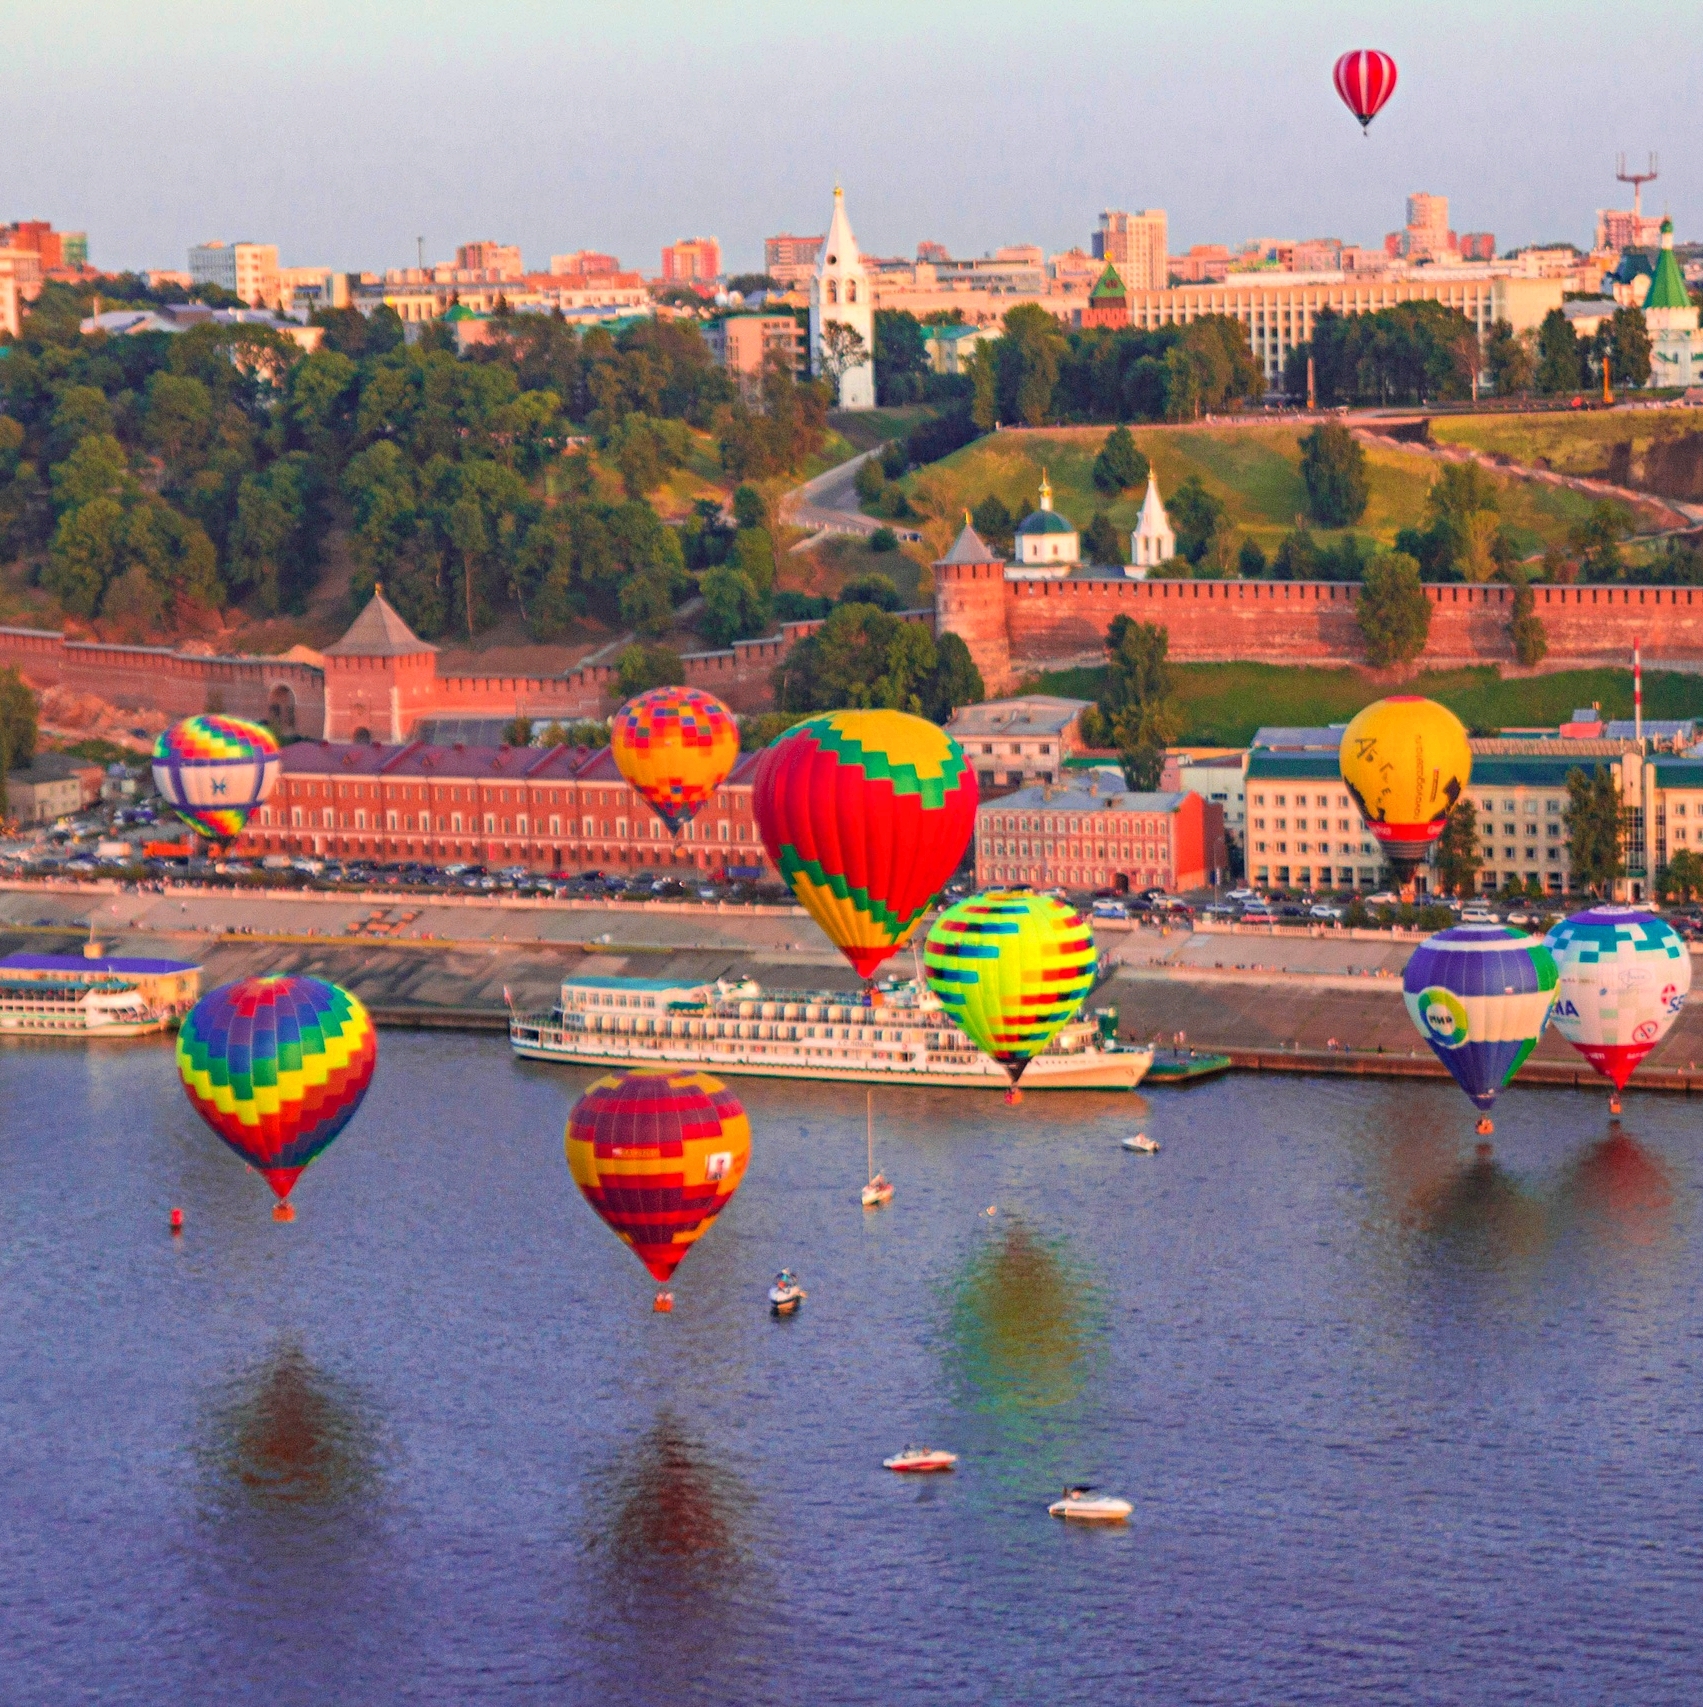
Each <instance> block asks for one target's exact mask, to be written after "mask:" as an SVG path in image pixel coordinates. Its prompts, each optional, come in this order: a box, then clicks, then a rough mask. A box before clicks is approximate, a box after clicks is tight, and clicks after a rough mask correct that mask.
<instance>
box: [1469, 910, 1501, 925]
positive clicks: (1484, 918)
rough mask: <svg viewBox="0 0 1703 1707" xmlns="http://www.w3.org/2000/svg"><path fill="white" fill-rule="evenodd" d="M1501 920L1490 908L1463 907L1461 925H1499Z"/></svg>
mask: <svg viewBox="0 0 1703 1707" xmlns="http://www.w3.org/2000/svg"><path fill="white" fill-rule="evenodd" d="M1501 922H1502V921H1501V920H1500V919H1499V918H1497V917H1496V915H1495V914H1494V913H1493V912H1491V911H1490V909H1489V908H1488V907H1463V908H1462V909H1461V923H1462V924H1463V925H1499V924H1501Z"/></svg>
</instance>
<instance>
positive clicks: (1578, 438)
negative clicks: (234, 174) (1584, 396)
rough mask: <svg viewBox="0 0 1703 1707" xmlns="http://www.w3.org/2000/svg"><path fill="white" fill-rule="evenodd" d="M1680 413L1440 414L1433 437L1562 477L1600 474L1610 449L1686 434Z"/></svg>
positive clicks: (1635, 449) (1635, 447) (1638, 447)
mask: <svg viewBox="0 0 1703 1707" xmlns="http://www.w3.org/2000/svg"><path fill="white" fill-rule="evenodd" d="M1688 424H1689V423H1688V422H1687V421H1686V420H1685V418H1684V415H1683V414H1682V413H1681V412H1678V411H1676V412H1673V413H1669V412H1667V411H1657V410H1649V409H1640V410H1636V411H1628V412H1626V413H1624V414H1622V413H1619V412H1615V413H1612V414H1608V413H1604V414H1578V415H1573V414H1561V413H1544V414H1535V415H1438V416H1434V417H1433V418H1432V421H1431V436H1432V437H1433V438H1434V439H1436V440H1437V442H1438V443H1439V444H1456V445H1470V446H1471V447H1472V449H1474V450H1481V451H1484V452H1486V453H1488V454H1490V455H1494V456H1506V457H1512V458H1513V460H1514V461H1515V462H1526V463H1536V462H1540V461H1541V462H1547V463H1548V465H1549V466H1550V467H1551V468H1554V469H1556V470H1557V471H1558V472H1559V473H1562V474H1577V475H1585V476H1600V475H1601V474H1602V473H1603V471H1604V469H1606V467H1607V466H1608V453H1609V448H1610V446H1612V445H1616V444H1621V443H1625V442H1630V443H1631V445H1632V449H1633V454H1634V455H1636V454H1637V453H1638V452H1640V451H1642V450H1643V448H1644V446H1645V445H1647V444H1649V442H1650V441H1651V440H1652V439H1655V438H1660V437H1664V436H1666V435H1668V434H1672V433H1678V432H1683V431H1684V430H1686V427H1687V426H1688Z"/></svg>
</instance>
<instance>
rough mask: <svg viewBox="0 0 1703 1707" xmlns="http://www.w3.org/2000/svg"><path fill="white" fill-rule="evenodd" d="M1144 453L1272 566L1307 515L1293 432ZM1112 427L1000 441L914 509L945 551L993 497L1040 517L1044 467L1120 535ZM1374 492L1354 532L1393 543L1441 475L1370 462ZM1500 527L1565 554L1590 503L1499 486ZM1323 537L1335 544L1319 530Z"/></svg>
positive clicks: (1071, 511)
mask: <svg viewBox="0 0 1703 1707" xmlns="http://www.w3.org/2000/svg"><path fill="white" fill-rule="evenodd" d="M1133 430H1134V433H1135V440H1136V443H1137V444H1138V445H1139V446H1140V447H1141V449H1142V451H1143V452H1144V453H1145V454H1146V456H1147V458H1148V460H1149V461H1150V462H1151V463H1152V465H1153V469H1154V472H1155V473H1156V474H1157V476H1158V479H1159V490H1160V492H1161V494H1164V495H1168V494H1170V493H1171V492H1173V491H1175V490H1176V488H1177V486H1178V485H1180V484H1181V482H1182V481H1183V480H1184V479H1186V478H1187V477H1188V476H1189V475H1190V474H1195V475H1198V476H1199V477H1200V480H1201V483H1202V484H1203V485H1204V486H1205V487H1206V489H1207V490H1208V491H1209V492H1211V493H1212V494H1213V495H1214V496H1215V497H1217V498H1219V499H1220V500H1222V502H1223V503H1224V504H1225V505H1226V507H1227V508H1228V510H1229V513H1230V519H1231V522H1232V524H1233V525H1234V526H1235V527H1236V529H1237V530H1238V531H1239V532H1241V533H1243V534H1246V535H1248V536H1250V537H1251V538H1253V539H1254V540H1256V541H1257V542H1258V543H1259V545H1260V546H1261V547H1262V549H1263V550H1264V551H1265V553H1266V555H1267V556H1268V557H1269V556H1270V555H1271V554H1272V552H1273V551H1275V550H1276V548H1277V544H1278V541H1279V540H1281V539H1282V537H1283V535H1284V534H1285V533H1287V532H1288V531H1289V530H1290V529H1291V528H1292V527H1293V526H1294V525H1295V521H1296V518H1297V517H1298V516H1299V515H1300V514H1301V513H1302V512H1303V511H1304V509H1305V507H1306V492H1305V488H1304V487H1303V485H1302V482H1301V466H1300V464H1301V455H1300V450H1299V448H1298V444H1297V441H1298V439H1299V437H1300V431H1299V429H1297V428H1295V427H1279V426H1270V427H1264V426H1261V427H1237V428H1227V429H1225V430H1223V431H1214V430H1211V429H1201V428H1188V429H1176V428H1166V427H1137V428H1135V429H1133ZM1105 436H1106V430H1105V429H1104V428H1099V427H1096V428H1089V429H1074V428H1073V429H1060V430H1058V431H1053V432H1044V433H1000V434H996V435H994V436H993V437H991V438H986V439H981V440H978V441H977V442H976V443H975V444H973V445H967V446H966V447H965V448H964V449H963V450H961V451H958V452H956V453H955V454H954V455H952V456H949V457H947V458H946V459H945V460H944V461H942V462H937V463H934V464H932V465H931V466H929V467H928V468H925V469H921V470H919V471H917V472H916V473H914V474H912V475H910V476H908V477H907V481H906V484H907V486H908V487H909V488H910V491H911V495H912V502H913V503H914V504H915V505H916V506H917V508H918V509H919V510H920V511H922V512H923V513H924V514H925V515H927V516H929V517H931V518H934V519H933V521H932V522H931V524H930V526H929V528H928V532H929V534H930V542H931V544H934V545H935V546H937V547H938V548H939V549H942V550H944V549H945V547H946V546H947V545H948V544H949V543H950V539H951V535H952V533H953V532H954V531H955V527H956V525H957V522H958V519H959V518H960V517H961V516H962V514H963V512H964V511H965V510H966V509H969V508H973V507H974V506H975V505H976V504H977V503H979V502H980V501H981V500H982V499H983V498H984V497H986V496H988V494H989V493H994V494H997V495H998V496H999V498H1000V499H1001V500H1002V501H1003V502H1004V503H1005V504H1006V505H1007V506H1008V507H1010V508H1011V509H1012V510H1014V511H1015V512H1016V513H1017V514H1019V515H1022V514H1026V513H1027V512H1028V511H1029V510H1030V509H1032V508H1033V507H1034V504H1035V495H1036V491H1037V488H1038V487H1039V485H1040V479H1041V470H1042V468H1043V467H1044V468H1045V469H1046V471H1047V474H1048V476H1049V478H1050V479H1051V481H1052V484H1053V502H1054V504H1055V506H1056V507H1057V508H1058V509H1059V510H1061V511H1063V512H1064V514H1065V515H1067V516H1068V517H1069V518H1070V519H1071V521H1073V522H1074V523H1076V525H1077V526H1078V527H1086V526H1087V525H1088V523H1089V521H1090V520H1091V519H1092V518H1093V516H1094V514H1095V512H1096V511H1098V510H1104V511H1105V512H1106V514H1107V515H1109V516H1110V517H1111V519H1112V522H1113V524H1114V525H1115V526H1117V527H1118V528H1119V529H1120V530H1123V531H1127V530H1129V529H1131V528H1133V527H1134V525H1135V521H1136V517H1137V516H1138V515H1139V513H1140V510H1141V499H1142V492H1141V491H1140V490H1139V489H1137V490H1133V491H1129V492H1126V493H1124V494H1123V495H1122V496H1121V497H1119V498H1116V499H1108V498H1107V496H1106V495H1105V494H1104V493H1103V492H1101V491H1099V490H1098V488H1097V487H1095V485H1094V481H1093V465H1094V457H1095V455H1096V454H1097V453H1098V451H1099V448H1100V446H1101V444H1102V443H1103V442H1104V441H1105ZM1367 461H1368V463H1369V464H1370V471H1371V482H1372V493H1371V501H1370V503H1369V504H1368V506H1367V509H1366V515H1365V517H1364V519H1363V520H1362V521H1361V523H1360V525H1359V526H1358V527H1357V528H1355V529H1353V530H1352V531H1353V532H1356V533H1359V534H1362V535H1365V536H1369V537H1371V538H1373V539H1376V540H1378V541H1380V542H1381V543H1384V544H1390V543H1393V542H1394V539H1395V536H1396V533H1397V532H1398V531H1399V530H1400V529H1401V528H1404V527H1410V526H1418V525H1420V524H1421V523H1423V521H1424V519H1425V494H1426V492H1427V491H1428V490H1429V488H1430V485H1431V481H1432V479H1433V478H1434V477H1435V473H1436V466H1435V464H1433V463H1431V462H1430V461H1428V460H1426V459H1425V458H1423V457H1419V456H1416V455H1414V454H1413V453H1412V452H1408V451H1398V450H1382V449H1377V448H1372V449H1369V450H1368V451H1367ZM1498 484H1499V485H1500V486H1501V489H1502V517H1503V520H1504V522H1505V523H1506V524H1507V526H1508V529H1509V531H1510V532H1511V534H1512V535H1513V538H1514V541H1515V544H1516V546H1517V548H1518V549H1519V550H1520V551H1521V552H1522V554H1530V553H1533V552H1536V551H1540V550H1542V549H1543V547H1544V546H1545V545H1548V544H1552V543H1553V544H1560V543H1561V542H1562V541H1563V540H1564V539H1565V537H1566V534H1567V530H1568V528H1569V527H1570V526H1571V525H1572V523H1573V522H1575V521H1577V520H1578V519H1579V518H1580V517H1582V516H1583V515H1585V514H1586V513H1587V512H1588V510H1589V508H1590V505H1589V502H1588V500H1586V499H1584V498H1582V497H1580V496H1578V495H1577V494H1575V493H1572V492H1566V491H1556V490H1554V489H1552V488H1549V487H1544V486H1533V485H1531V484H1530V483H1528V482H1525V481H1519V480H1512V479H1502V480H1499V481H1498ZM1317 531H1318V533H1319V535H1320V537H1321V538H1330V537H1333V535H1332V534H1330V533H1329V532H1328V531H1327V530H1323V529H1320V530H1317Z"/></svg>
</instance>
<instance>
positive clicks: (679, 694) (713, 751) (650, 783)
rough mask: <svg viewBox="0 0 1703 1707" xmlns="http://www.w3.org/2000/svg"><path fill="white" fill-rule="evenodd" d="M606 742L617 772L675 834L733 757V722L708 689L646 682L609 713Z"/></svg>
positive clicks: (723, 779)
mask: <svg viewBox="0 0 1703 1707" xmlns="http://www.w3.org/2000/svg"><path fill="white" fill-rule="evenodd" d="M609 746H610V750H611V751H612V752H613V753H614V755H615V765H616V768H617V769H618V770H619V771H620V772H621V775H622V776H624V777H625V778H626V779H627V781H628V782H630V783H631V784H632V785H633V787H634V788H636V789H637V790H638V791H639V793H640V794H642V795H643V796H644V797H645V799H646V800H648V801H649V802H650V804H651V806H652V807H653V808H654V809H655V811H656V815H657V816H658V817H659V818H660V819H661V820H662V821H663V823H665V824H666V825H667V826H668V828H669V830H670V831H672V832H673V833H674V834H675V835H679V833H680V829H681V826H682V825H684V824H685V823H686V822H687V821H688V820H689V819H691V818H692V817H693V816H695V815H696V813H697V811H698V809H699V808H700V807H701V806H702V805H703V804H704V802H705V801H707V800H708V799H709V797H710V796H711V795H712V794H714V793H715V791H716V790H717V789H718V788H720V787H721V785H722V784H723V783H724V782H726V780H727V777H728V773H729V772H730V771H731V770H732V769H733V767H734V765H735V764H736V763H737V762H738V759H739V726H738V725H737V724H736V723H735V722H734V721H733V713H732V712H731V711H729V710H728V709H727V707H726V706H725V705H723V704H722V703H721V701H720V700H719V699H717V698H716V697H715V695H714V694H707V693H700V692H699V691H698V689H697V688H685V687H664V688H652V689H651V690H650V692H649V693H642V694H639V695H638V696H637V698H635V699H630V700H628V701H627V703H626V704H625V705H623V706H622V707H621V709H620V710H619V711H618V712H616V713H615V719H614V722H613V723H612V724H611V725H610V728H609Z"/></svg>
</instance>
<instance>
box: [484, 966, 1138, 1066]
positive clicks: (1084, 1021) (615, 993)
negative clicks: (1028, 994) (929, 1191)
mask: <svg viewBox="0 0 1703 1707" xmlns="http://www.w3.org/2000/svg"><path fill="white" fill-rule="evenodd" d="M509 1041H510V1043H511V1045H512V1046H513V1049H514V1052H515V1053H516V1054H517V1055H521V1056H525V1057H528V1058H530V1059H533V1060H539V1061H569V1062H573V1063H574V1064H576V1065H580V1066H587V1067H647V1066H658V1067H661V1066H677V1065H692V1066H699V1067H704V1068H707V1069H708V1070H709V1071H711V1072H714V1073H727V1074H731V1075H734V1076H739V1075H747V1076H752V1077H758V1078H770V1079H837V1080H847V1081H852V1082H857V1083H875V1084H882V1083H886V1084H912V1085H973V1086H981V1087H983V1088H985V1089H987V1090H997V1091H1003V1090H1005V1089H1006V1088H1007V1086H1008V1084H1009V1082H1010V1081H1009V1080H1008V1078H1007V1076H1006V1073H1005V1069H1004V1068H1003V1067H1001V1066H999V1065H998V1064H997V1063H996V1062H994V1061H992V1060H990V1059H989V1058H988V1057H987V1056H986V1055H984V1054H982V1052H981V1051H980V1050H979V1049H977V1048H976V1047H975V1045H974V1044H973V1043H971V1042H970V1040H969V1039H968V1038H967V1037H966V1036H965V1035H964V1034H963V1032H962V1031H960V1030H959V1029H958V1028H957V1027H956V1026H955V1025H954V1024H953V1023H952V1020H951V1018H950V1016H949V1015H948V1014H947V1013H946V1011H945V1010H944V1009H943V1008H942V1007H941V1005H940V1003H939V1001H938V1000H937V999H936V998H935V996H934V994H933V993H932V992H931V991H930V990H929V989H928V987H927V985H926V984H923V983H921V982H918V981H910V982H905V983H900V982H897V981H893V980H889V981H888V982H887V983H885V984H883V985H879V986H877V987H876V988H875V989H873V990H871V991H869V992H868V993H867V994H866V993H865V992H862V991H850V990H775V991H765V990H764V989H763V988H762V987H761V986H760V985H758V984H756V983H754V982H752V981H751V980H750V979H745V980H742V981H740V982H737V983H734V982H728V981H726V980H718V981H716V982H715V983H710V984H687V983H679V982H671V981H669V980H666V979H651V978H612V977H592V976H586V977H573V978H568V979H565V980H564V981H563V984H562V995H561V1000H560V1001H559V1002H558V1003H557V1005H556V1006H555V1007H553V1008H551V1009H550V1010H549V1011H548V1012H546V1013H531V1014H521V1013H517V1014H514V1015H513V1016H512V1017H511V1019H510V1021H509ZM1152 1061H1153V1052H1152V1050H1150V1049H1145V1048H1137V1047H1135V1046H1133V1045H1130V1044H1126V1043H1120V1042H1119V1041H1118V1037H1117V1012H1116V1010H1115V1009H1110V1008H1105V1009H1100V1010H1098V1011H1097V1012H1096V1013H1094V1014H1091V1015H1090V1014H1084V1015H1082V1016H1080V1017H1078V1018H1077V1019H1075V1020H1073V1021H1072V1022H1071V1023H1070V1024H1069V1025H1067V1026H1065V1027H1064V1028H1063V1030H1061V1031H1060V1033H1059V1034H1058V1036H1057V1037H1056V1038H1054V1040H1053V1042H1052V1044H1051V1045H1050V1046H1049V1047H1048V1049H1047V1051H1046V1053H1045V1054H1043V1055H1038V1056H1036V1057H1035V1060H1034V1061H1033V1062H1032V1063H1031V1065H1030V1067H1029V1069H1028V1071H1027V1072H1026V1073H1025V1074H1024V1076H1023V1088H1024V1090H1026V1091H1029V1090H1037V1091H1044V1090H1102V1091H1110V1090H1134V1089H1135V1087H1136V1086H1137V1085H1138V1084H1140V1083H1141V1080H1142V1077H1143V1076H1144V1075H1145V1073H1146V1072H1147V1069H1148V1067H1149V1066H1150V1065H1151V1064H1152Z"/></svg>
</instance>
